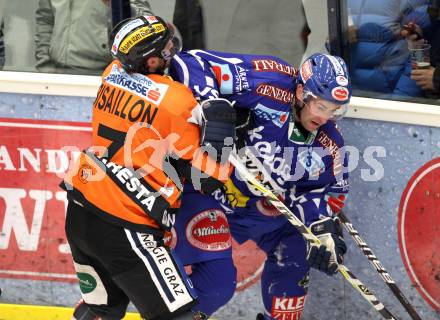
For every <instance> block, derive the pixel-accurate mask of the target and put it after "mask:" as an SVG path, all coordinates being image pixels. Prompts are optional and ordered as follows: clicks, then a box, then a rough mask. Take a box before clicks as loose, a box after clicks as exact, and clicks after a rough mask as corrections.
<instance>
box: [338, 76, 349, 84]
mask: <svg viewBox="0 0 440 320" xmlns="http://www.w3.org/2000/svg"><path fill="white" fill-rule="evenodd" d="M336 83H337V84H339V85H340V86H347V85H348V79H347V78H346V77H344V76H337V77H336Z"/></svg>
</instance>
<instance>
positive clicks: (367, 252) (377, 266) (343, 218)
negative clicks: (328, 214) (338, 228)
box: [337, 211, 422, 320]
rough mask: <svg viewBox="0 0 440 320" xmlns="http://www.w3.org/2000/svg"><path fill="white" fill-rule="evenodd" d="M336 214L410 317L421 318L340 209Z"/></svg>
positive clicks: (414, 319)
mask: <svg viewBox="0 0 440 320" xmlns="http://www.w3.org/2000/svg"><path fill="white" fill-rule="evenodd" d="M337 215H338V217H339V219H340V220H341V222H342V224H343V225H344V227H345V229H347V231H348V233H349V234H350V235H351V236H352V237H353V239H354V241H355V242H356V244H357V246H358V247H359V248H360V249H361V250H362V252H363V253H364V255H365V256H366V257H367V258H368V260H370V263H371V264H372V265H373V267H374V268H375V269H376V271H377V272H378V273H379V275H380V277H381V278H382V280H383V281H385V283H386V284H387V285H388V287H389V288H390V289H391V291H392V292H393V294H394V295H395V296H396V298H397V299H398V300H399V302H400V303H401V304H402V306H403V307H404V308H405V310H406V311H407V312H408V313H409V315H410V316H411V318H412V319H413V320H422V318H420V316H419V315H418V314H417V312H416V310H415V309H414V307H413V306H412V305H411V303H410V302H409V301H408V299H407V298H406V297H405V296H404V295H403V292H402V291H400V289H399V288H398V287H397V285H396V283H395V282H394V280H393V279H392V278H391V276H390V275H389V274H388V272H387V271H386V270H385V268H384V266H383V265H382V263H381V262H380V261H379V260H378V259H377V257H376V255H375V254H374V253H373V251H371V249H370V248H369V247H368V245H367V243H366V242H365V241H364V240H363V239H362V238H361V237H360V236H359V233H358V232H357V230H356V229H355V228H354V227H353V225H352V224H351V222H350V220H349V219H348V217H347V216H346V215H345V214H344V213H343V212H342V211H341V212H339V213H338V214H337Z"/></svg>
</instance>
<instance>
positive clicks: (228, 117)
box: [200, 98, 237, 161]
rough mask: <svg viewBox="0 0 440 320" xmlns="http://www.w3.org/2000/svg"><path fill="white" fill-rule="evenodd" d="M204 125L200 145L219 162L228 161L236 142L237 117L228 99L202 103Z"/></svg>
mask: <svg viewBox="0 0 440 320" xmlns="http://www.w3.org/2000/svg"><path fill="white" fill-rule="evenodd" d="M202 110H203V123H202V125H201V128H200V131H201V132H200V134H201V136H200V145H201V146H203V147H204V149H205V150H207V151H208V154H209V155H211V156H212V157H213V158H214V159H217V161H220V160H222V159H228V157H229V153H230V152H231V150H232V145H233V142H234V140H235V123H236V119H237V115H236V112H235V109H234V107H233V106H232V104H231V103H230V102H229V101H228V100H226V99H221V98H218V99H210V100H206V101H203V102H202Z"/></svg>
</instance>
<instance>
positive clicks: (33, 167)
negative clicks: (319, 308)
mask: <svg viewBox="0 0 440 320" xmlns="http://www.w3.org/2000/svg"><path fill="white" fill-rule="evenodd" d="M0 137H1V139H0V277H2V278H21V279H37V280H56V281H73V280H74V279H76V276H75V273H74V269H73V264H72V262H71V257H70V250H69V247H68V245H67V242H66V238H65V233H64V219H65V212H66V206H67V200H66V193H65V192H64V191H63V190H62V189H61V188H59V187H58V185H59V183H60V182H61V180H62V177H63V174H64V173H65V171H66V170H67V168H68V167H69V164H70V163H71V162H72V161H73V160H74V159H75V158H76V157H77V156H78V155H79V153H80V151H81V150H83V149H85V148H87V147H89V146H90V144H91V126H90V124H89V123H75V122H59V121H43V120H24V119H3V118H0ZM233 250H234V261H235V263H236V266H237V269H238V275H237V282H238V289H239V290H240V289H245V288H247V287H248V286H249V285H251V284H253V283H255V282H256V281H258V280H259V278H260V274H261V271H262V265H263V262H264V260H265V254H264V253H263V252H262V251H261V250H259V249H258V248H257V247H256V245H255V244H253V243H250V242H247V243H245V244H243V245H238V244H237V243H235V242H233Z"/></svg>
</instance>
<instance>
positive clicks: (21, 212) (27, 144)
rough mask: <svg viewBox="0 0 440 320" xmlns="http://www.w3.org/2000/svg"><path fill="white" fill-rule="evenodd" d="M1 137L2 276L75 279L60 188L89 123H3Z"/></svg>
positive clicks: (87, 136) (85, 138) (87, 141)
mask: <svg viewBox="0 0 440 320" xmlns="http://www.w3.org/2000/svg"><path fill="white" fill-rule="evenodd" d="M0 137H1V140H0V261H1V263H0V277H8V278H14V277H15V278H24V279H29V278H30V279H51V280H67V281H69V279H75V275H74V270H73V265H72V262H71V258H70V250H69V247H68V245H67V243H66V239H65V234H64V218H65V211H66V203H67V202H66V193H65V192H64V191H63V190H62V189H61V188H59V187H58V184H59V183H60V181H61V177H62V175H63V173H64V172H65V171H66V170H67V168H68V166H69V163H70V161H71V159H73V158H74V157H76V156H77V155H78V154H79V152H80V150H82V149H84V148H86V147H87V146H89V145H90V143H91V127H90V124H87V123H73V122H57V121H42V120H23V119H1V118H0ZM68 146H71V147H68Z"/></svg>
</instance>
